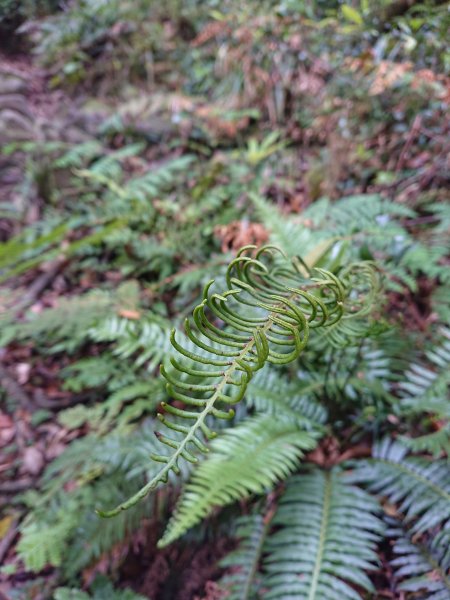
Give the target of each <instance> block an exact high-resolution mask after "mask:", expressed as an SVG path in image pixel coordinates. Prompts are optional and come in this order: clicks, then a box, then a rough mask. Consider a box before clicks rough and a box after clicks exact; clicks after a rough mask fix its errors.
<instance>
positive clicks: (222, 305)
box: [99, 247, 376, 517]
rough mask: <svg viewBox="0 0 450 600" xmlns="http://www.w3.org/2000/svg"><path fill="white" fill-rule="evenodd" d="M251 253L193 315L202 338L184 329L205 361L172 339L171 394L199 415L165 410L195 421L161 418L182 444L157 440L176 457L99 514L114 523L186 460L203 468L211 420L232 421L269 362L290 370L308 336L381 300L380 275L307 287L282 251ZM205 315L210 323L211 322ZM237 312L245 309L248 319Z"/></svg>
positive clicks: (326, 278) (322, 276)
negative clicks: (224, 287)
mask: <svg viewBox="0 0 450 600" xmlns="http://www.w3.org/2000/svg"><path fill="white" fill-rule="evenodd" d="M251 249H252V247H246V248H243V249H242V250H241V251H240V252H239V253H238V256H237V258H236V259H235V260H234V261H232V262H231V264H230V266H229V267H228V270H227V288H228V289H227V290H226V291H225V292H223V293H221V294H217V293H214V294H211V293H210V288H211V285H212V283H213V282H210V283H209V284H208V285H207V286H206V287H205V290H204V292H203V302H202V303H201V304H199V305H198V306H197V308H196V309H195V310H194V313H193V317H194V323H195V329H196V330H194V329H193V327H192V325H191V324H190V322H189V320H186V321H185V330H186V335H187V337H188V338H189V340H190V341H191V342H192V343H193V345H194V347H195V348H196V349H198V350H199V351H200V353H198V351H197V353H195V352H193V351H191V350H190V349H189V348H186V347H183V346H182V345H180V344H179V342H178V341H177V340H176V337H175V330H174V331H173V332H172V335H171V342H172V345H173V346H174V348H175V350H177V352H178V353H179V355H181V356H182V357H183V358H182V359H181V361H180V360H179V359H175V358H172V359H171V361H170V362H171V368H166V367H165V366H164V365H163V366H162V367H161V372H162V374H163V376H164V377H165V379H166V380H167V382H168V383H167V388H168V392H169V394H170V396H171V397H172V398H174V399H175V400H178V401H180V402H182V403H183V404H185V405H187V406H188V407H189V408H190V407H191V406H193V407H198V408H200V411H199V412H193V411H192V410H183V409H179V408H177V407H174V406H172V405H171V404H167V403H163V404H162V407H163V409H164V410H165V412H166V413H168V415H174V416H176V417H181V418H184V419H187V420H191V421H192V422H193V423H192V425H191V426H187V425H181V424H178V423H173V422H171V421H170V420H168V419H167V417H166V416H165V414H161V413H160V414H159V418H160V421H161V422H162V424H163V425H165V426H166V427H167V428H169V429H171V430H174V431H177V432H181V433H182V434H183V436H184V437H183V439H182V440H181V441H178V440H176V439H173V438H171V437H168V436H167V435H165V434H161V433H157V437H158V439H159V440H160V441H161V442H162V443H163V444H165V445H166V446H168V447H170V448H173V450H174V451H173V454H172V456H171V457H170V458H169V459H168V458H167V457H166V456H160V455H154V456H153V458H154V460H156V461H158V462H162V463H164V464H165V466H164V467H163V468H161V470H160V471H159V473H158V474H157V475H156V476H155V477H154V478H153V479H152V480H151V481H149V482H148V483H147V484H146V485H145V486H144V487H143V488H142V489H141V490H140V491H139V492H137V493H136V494H135V495H134V496H133V497H131V498H130V499H129V500H128V501H126V502H125V503H123V504H121V505H120V506H118V507H117V508H115V509H113V510H111V511H99V514H100V515H102V516H104V517H111V516H115V515H117V514H118V513H119V512H120V511H122V510H126V509H127V508H129V507H130V506H133V505H134V504H135V503H136V502H138V501H139V500H140V499H142V498H144V497H145V496H146V495H147V494H148V492H149V491H150V490H152V489H154V488H156V487H157V486H158V484H160V483H161V482H164V481H166V480H167V476H168V474H169V473H170V472H171V471H173V472H175V473H177V472H178V471H179V466H178V463H179V461H180V460H181V459H184V460H187V461H189V462H194V463H195V462H197V461H198V458H197V457H196V456H195V454H193V453H192V451H193V450H194V451H195V453H197V452H198V451H200V452H203V453H206V452H208V448H207V447H206V446H205V444H204V442H203V441H202V439H201V438H200V437H199V435H200V434H203V436H204V437H205V438H206V439H211V438H213V437H215V433H214V432H213V431H212V430H211V429H210V427H209V425H208V424H207V422H208V421H207V419H208V418H209V417H210V416H213V417H216V418H222V419H230V418H232V417H233V416H234V410H233V409H229V410H228V411H227V410H223V408H222V407H223V405H224V404H225V405H227V404H231V405H235V404H237V403H238V402H240V401H241V400H242V398H243V396H244V394H245V391H246V389H247V385H248V383H249V382H250V380H251V379H252V377H253V374H254V373H255V372H256V371H258V370H259V369H261V368H262V367H263V366H264V365H265V363H266V362H268V363H272V364H276V365H284V364H288V363H290V362H292V361H294V360H295V359H296V358H298V356H299V354H300V352H301V351H302V350H303V349H304V348H305V346H306V345H307V342H308V338H309V332H310V330H313V329H316V328H318V327H323V326H328V327H330V326H333V325H335V324H336V323H338V322H339V321H340V320H341V319H342V320H343V322H344V324H345V322H346V321H348V320H349V319H354V318H357V317H359V316H361V315H362V314H368V312H369V311H370V309H371V302H372V301H373V300H374V298H375V295H376V284H375V281H374V280H375V279H376V277H375V272H372V269H371V268H370V266H365V265H355V266H352V265H350V266H349V267H348V268H347V269H345V270H344V271H343V272H342V274H341V277H340V278H339V279H338V278H337V277H336V276H334V275H333V274H332V273H329V272H327V271H324V270H321V269H317V270H316V272H317V275H318V277H316V278H313V279H311V280H310V281H309V282H308V280H306V281H305V280H304V278H303V277H302V276H301V274H300V273H299V271H298V270H296V269H295V265H294V266H289V263H287V264H283V262H281V263H280V262H279V261H277V260H276V256H275V257H274V256H273V254H274V253H275V252H276V248H272V247H264V248H261V249H260V250H258V251H257V252H256V254H255V258H251V257H249V256H247V255H246V251H247V250H251ZM267 255H268V256H269V257H270V258H271V259H272V261H271V262H272V264H271V263H270V262H269V265H268V266H266V264H265V263H264V262H263V259H264V257H265V256H267ZM359 272H360V273H361V274H362V279H363V282H362V283H361V282H359V285H360V289H359V290H358V287H357V286H355V285H354V280H355V274H358V273H359ZM367 280H368V282H367ZM367 285H369V287H368V288H367ZM358 292H359V295H356V294H357V293H358ZM364 292H366V294H364ZM366 296H367V298H366ZM349 303H351V307H350V306H349ZM206 309H208V311H209V315H212V317H211V316H209V315H207V314H206ZM239 309H241V311H242V309H244V311H243V314H242V312H239ZM213 319H220V320H221V321H222V322H223V324H224V325H225V327H226V328H225V329H220V328H218V327H217V326H216V325H214V323H213ZM344 339H345V338H344ZM186 359H188V360H186ZM186 376H187V377H186Z"/></svg>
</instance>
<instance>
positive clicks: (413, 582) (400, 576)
mask: <svg viewBox="0 0 450 600" xmlns="http://www.w3.org/2000/svg"><path fill="white" fill-rule="evenodd" d="M388 533H389V534H390V535H391V536H392V537H393V538H395V540H396V541H395V544H394V555H395V558H394V560H392V562H391V564H392V566H393V567H394V570H395V577H396V579H397V580H398V581H400V583H399V585H398V589H399V590H402V591H403V592H415V593H418V594H419V596H417V597H419V598H428V599H429V600H444V598H447V597H448V594H449V591H450V580H449V578H448V570H449V567H450V556H449V552H448V547H447V548H446V546H445V545H444V544H442V545H440V546H436V545H434V547H433V545H430V543H429V542H427V540H426V539H423V538H422V539H418V537H417V536H414V535H411V533H410V532H408V531H404V530H403V529H402V527H401V526H399V525H398V523H393V526H392V528H391V529H390V531H389V532H388ZM424 594H425V595H424Z"/></svg>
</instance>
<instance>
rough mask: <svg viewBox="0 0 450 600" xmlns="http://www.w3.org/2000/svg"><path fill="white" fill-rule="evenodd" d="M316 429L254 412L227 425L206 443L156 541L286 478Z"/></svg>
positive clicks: (176, 534) (313, 440)
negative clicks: (203, 457) (205, 453)
mask: <svg viewBox="0 0 450 600" xmlns="http://www.w3.org/2000/svg"><path fill="white" fill-rule="evenodd" d="M316 438H317V434H316V435H313V434H312V433H311V432H306V431H301V430H299V428H298V426H297V424H296V422H295V421H288V420H283V419H280V420H276V419H274V418H273V417H271V416H268V415H259V416H256V417H253V418H251V419H249V420H247V421H244V422H243V423H241V424H240V425H238V426H237V427H234V428H232V429H229V430H227V431H226V432H225V433H224V434H223V435H222V436H221V437H219V438H218V439H217V440H214V442H213V443H212V444H211V449H212V451H213V453H212V455H211V456H210V457H208V458H207V459H206V460H204V461H203V462H202V463H201V464H200V465H199V467H198V468H197V469H196V470H195V473H194V476H193V478H192V480H191V481H190V482H189V483H188V485H187V486H186V488H185V490H184V492H183V493H182V495H181V498H180V500H179V502H178V505H177V507H176V509H175V513H174V514H173V516H172V518H171V520H170V522H169V524H168V526H167V529H166V532H165V534H164V536H163V537H162V539H161V540H160V542H159V545H160V546H161V547H164V546H166V545H168V544H171V543H172V542H173V541H174V540H176V539H177V538H178V537H180V536H181V535H182V534H183V533H185V532H186V531H187V530H188V529H190V528H191V527H193V526H194V525H196V524H197V523H199V522H200V521H201V520H202V519H204V518H205V517H207V516H208V515H209V514H210V513H211V511H212V509H213V508H215V507H220V506H225V505H227V504H230V503H232V502H234V501H236V500H239V499H244V498H247V497H248V496H250V495H251V494H262V493H264V492H267V491H269V490H270V489H271V488H272V487H273V486H274V484H275V483H276V482H277V481H280V480H281V479H286V477H287V476H288V475H289V473H291V472H292V471H293V470H294V469H295V467H296V466H297V465H298V463H299V460H300V458H301V457H302V456H303V453H304V452H305V451H309V450H312V449H313V448H314V447H315V445H316V443H317V442H316Z"/></svg>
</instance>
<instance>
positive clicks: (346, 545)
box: [263, 469, 383, 600]
mask: <svg viewBox="0 0 450 600" xmlns="http://www.w3.org/2000/svg"><path fill="white" fill-rule="evenodd" d="M378 510H379V509H378V507H377V503H376V501H374V499H373V498H371V497H370V496H369V495H368V494H367V493H366V492H364V491H363V490H361V489H359V488H357V487H354V486H352V485H349V484H348V483H347V482H346V481H345V480H344V479H343V478H342V475H341V473H340V471H339V470H337V469H333V470H332V471H330V472H326V471H321V470H319V469H315V470H314V471H312V472H310V473H307V474H304V475H298V476H295V477H293V478H292V479H291V480H290V481H289V484H288V487H287V490H286V492H285V494H284V495H283V497H282V499H281V501H280V505H279V508H278V510H277V513H276V515H275V517H274V519H273V521H272V524H273V525H274V526H277V527H279V528H280V529H279V530H278V531H276V532H275V533H274V534H273V535H271V536H270V537H269V538H268V540H267V543H266V546H265V551H266V552H267V558H266V560H265V562H264V569H265V571H266V572H267V575H266V576H265V578H264V582H263V583H264V586H265V587H266V588H267V589H268V591H267V592H266V593H265V595H264V598H265V599H267V600H272V599H273V600H278V599H279V598H283V600H298V599H299V598H305V599H306V598H307V599H308V600H322V599H323V598H327V600H346V599H352V600H360V598H361V595H360V594H359V593H358V592H357V591H356V590H355V588H354V587H353V586H354V585H356V586H359V587H361V588H362V589H364V590H367V591H372V592H373V591H374V588H373V585H372V583H371V581H370V579H369V578H368V576H367V575H366V573H365V571H367V570H368V571H370V570H372V569H374V568H375V566H376V564H377V562H378V559H377V554H376V551H375V550H376V543H377V540H378V539H379V534H380V533H381V532H382V531H383V524H382V521H381V520H380V519H379V518H378V517H377V516H375V515H376V513H377V512H378Z"/></svg>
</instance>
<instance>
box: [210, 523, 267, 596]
mask: <svg viewBox="0 0 450 600" xmlns="http://www.w3.org/2000/svg"><path fill="white" fill-rule="evenodd" d="M270 521H271V519H270V517H269V515H267V516H266V517H263V516H262V515H259V514H255V515H250V516H246V517H240V518H239V519H238V520H237V523H236V525H237V527H236V538H238V539H239V546H238V547H237V549H236V550H234V551H233V552H230V553H229V554H227V556H226V557H225V558H224V559H222V560H221V561H220V566H221V567H223V568H226V569H230V572H229V573H227V574H226V575H224V576H223V577H222V579H221V580H220V581H219V585H220V588H221V589H223V590H224V592H226V598H227V600H254V599H255V598H257V597H259V596H258V592H259V591H260V589H261V583H262V576H261V573H260V572H259V566H260V562H261V560H262V553H263V548H264V543H265V541H266V538H267V535H268V533H269V531H270Z"/></svg>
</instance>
